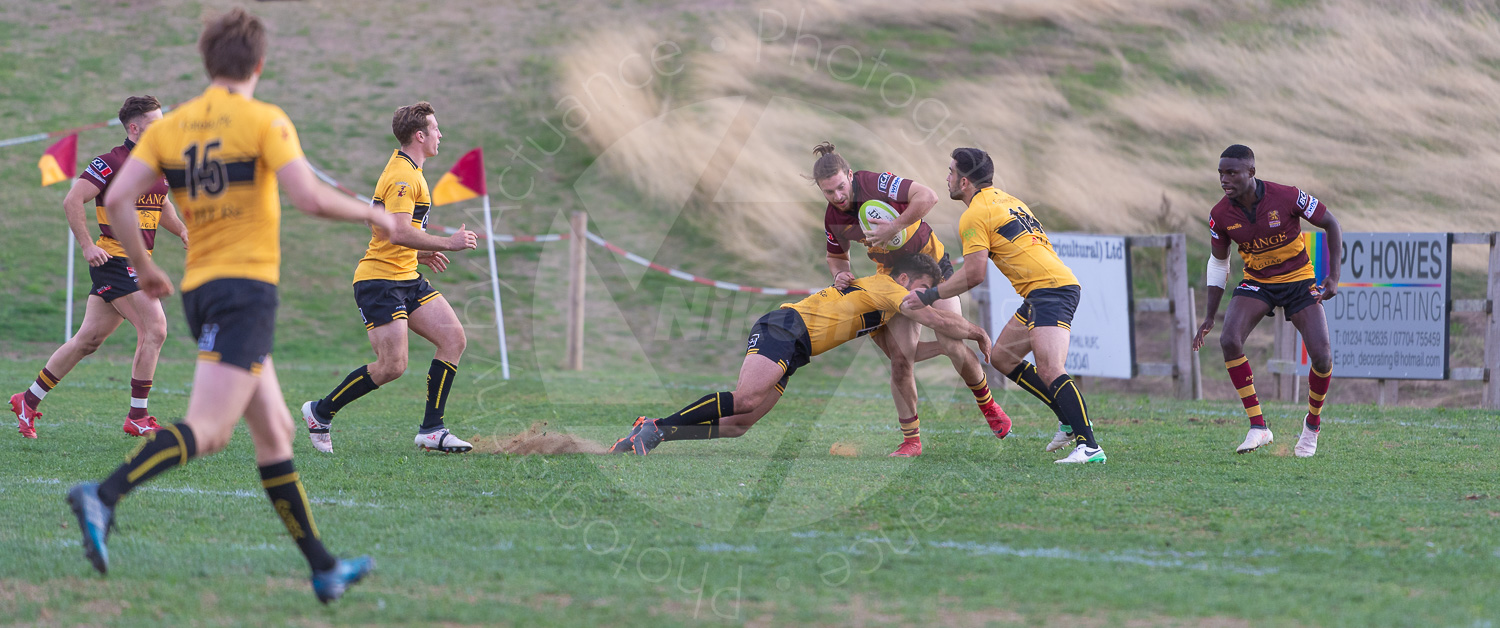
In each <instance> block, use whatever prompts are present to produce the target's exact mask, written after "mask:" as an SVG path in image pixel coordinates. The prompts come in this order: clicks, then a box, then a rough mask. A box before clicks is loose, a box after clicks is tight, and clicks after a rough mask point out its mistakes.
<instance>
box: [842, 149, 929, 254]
mask: <svg viewBox="0 0 1500 628" xmlns="http://www.w3.org/2000/svg"><path fill="white" fill-rule="evenodd" d="M911 184H912V181H911V179H907V178H905V177H900V176H896V175H894V174H891V173H889V172H881V173H876V172H870V171H868V170H858V171H856V172H855V173H854V179H853V181H851V182H850V188H851V192H852V200H851V202H850V204H849V208H850V209H849V211H848V212H844V211H840V210H839V208H837V207H834V206H833V203H829V204H828V209H827V211H825V212H824V213H823V230H824V235H826V236H827V238H828V252H829V253H833V254H839V253H848V252H849V242H850V241H851V240H863V239H864V237H865V232H864V230H863V229H861V228H860V226H859V206H860V205H863V204H864V203H865V201H870V200H879V201H884V202H885V203H887V204H889V205H890V206H891V207H892V208H894V209H895V210H896V213H897V214H904V213H906V207H907V205H909V204H910V203H911V198H910V194H911ZM914 226H915V227H916V231H915V233H911V228H910V227H908V233H910V234H911V235H909V237H907V239H906V242H904V243H902V244H901V248H898V249H895V250H887V249H885V248H881V247H867V248H866V250H865V252H866V253H867V254H868V255H869V256H870V259H872V260H875V263H876V264H879V265H880V267H881V268H880V270H881V272H886V271H887V269H888V268H889V267H890V266H891V265H892V264H894V263H895V262H896V260H897V259H900V258H901V257H905V256H907V255H911V254H913V253H926V254H927V255H930V256H932V258H933V259H934V260H937V259H941V258H942V255H943V248H942V247H943V245H942V243H940V242H938V239H937V238H936V237H933V235H932V227H931V226H930V225H928V224H927V222H926V221H923V220H919V221H917V224H916V225H914Z"/></svg>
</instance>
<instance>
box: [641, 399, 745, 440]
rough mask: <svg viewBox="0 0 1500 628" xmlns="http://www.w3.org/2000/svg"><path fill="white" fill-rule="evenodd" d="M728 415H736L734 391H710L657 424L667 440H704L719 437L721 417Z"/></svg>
mask: <svg viewBox="0 0 1500 628" xmlns="http://www.w3.org/2000/svg"><path fill="white" fill-rule="evenodd" d="M726 416H734V393H732V392H717V393H709V394H707V395H704V396H702V397H700V398H699V399H698V400H697V401H694V402H692V403H690V404H688V405H687V406H686V407H684V408H683V409H681V410H678V411H677V412H676V413H674V414H672V415H670V416H668V417H666V418H663V419H661V420H659V421H657V422H656V425H657V426H658V427H660V428H661V431H662V435H663V436H665V440H703V439H708V438H718V437H719V419H722V418H724V417H726Z"/></svg>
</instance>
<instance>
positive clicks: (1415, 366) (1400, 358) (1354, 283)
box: [1298, 233, 1452, 379]
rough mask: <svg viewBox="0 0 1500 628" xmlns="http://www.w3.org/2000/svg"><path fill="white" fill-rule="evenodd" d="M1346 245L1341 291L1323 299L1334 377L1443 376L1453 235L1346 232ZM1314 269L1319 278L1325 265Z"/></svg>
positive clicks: (1303, 368)
mask: <svg viewBox="0 0 1500 628" xmlns="http://www.w3.org/2000/svg"><path fill="white" fill-rule="evenodd" d="M1317 235H1318V236H1322V235H1323V234H1317ZM1319 239H1321V238H1315V241H1316V240H1319ZM1343 240H1344V241H1343V247H1342V249H1343V250H1342V251H1341V252H1340V260H1341V261H1342V263H1341V264H1340V272H1341V276H1340V277H1339V289H1338V294H1336V295H1334V297H1333V298H1332V299H1329V300H1328V301H1324V302H1323V310H1324V313H1325V314H1326V316H1327V318H1328V339H1329V341H1330V342H1331V343H1332V346H1333V376H1334V377H1358V378H1372V379H1446V378H1447V374H1448V297H1449V293H1448V290H1449V285H1448V278H1449V273H1450V271H1451V265H1450V263H1449V262H1450V260H1451V259H1452V256H1451V254H1450V253H1451V247H1450V246H1449V238H1448V234H1446V233H1345V234H1344V238H1343ZM1321 244H1322V243H1321V242H1317V245H1318V246H1319V247H1320V248H1321ZM1316 266H1318V269H1317V270H1318V274H1319V281H1321V280H1322V274H1323V272H1324V268H1322V267H1321V266H1322V265H1321V264H1316ZM1306 355H1307V353H1306V351H1303V352H1302V356H1301V357H1302V359H1301V360H1300V362H1301V364H1299V365H1298V366H1299V369H1298V370H1299V371H1301V372H1302V373H1303V374H1306V373H1307V358H1306Z"/></svg>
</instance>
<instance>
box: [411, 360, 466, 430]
mask: <svg viewBox="0 0 1500 628" xmlns="http://www.w3.org/2000/svg"><path fill="white" fill-rule="evenodd" d="M456 376H458V365H457V364H454V363H452V362H444V361H442V360H433V361H432V366H430V367H428V368H427V408H426V410H424V411H423V413H422V428H421V429H420V431H421V433H423V434H429V433H432V432H435V431H437V430H439V429H442V427H443V409H444V408H445V407H447V405H448V393H449V391H451V390H453V378H454V377H456Z"/></svg>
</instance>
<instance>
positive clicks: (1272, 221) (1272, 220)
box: [1231, 209, 1281, 229]
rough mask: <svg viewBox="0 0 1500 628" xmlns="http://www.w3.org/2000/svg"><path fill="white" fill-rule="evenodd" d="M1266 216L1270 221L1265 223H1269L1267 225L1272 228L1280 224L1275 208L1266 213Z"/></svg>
mask: <svg viewBox="0 0 1500 628" xmlns="http://www.w3.org/2000/svg"><path fill="white" fill-rule="evenodd" d="M1266 217H1267V218H1269V219H1270V222H1268V223H1266V224H1267V225H1269V226H1271V227H1273V228H1274V227H1280V226H1281V216H1280V215H1279V214H1277V213H1276V210H1274V209H1273V210H1271V213H1270V215H1268V216H1266ZM1232 228H1233V227H1231V229H1232Z"/></svg>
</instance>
